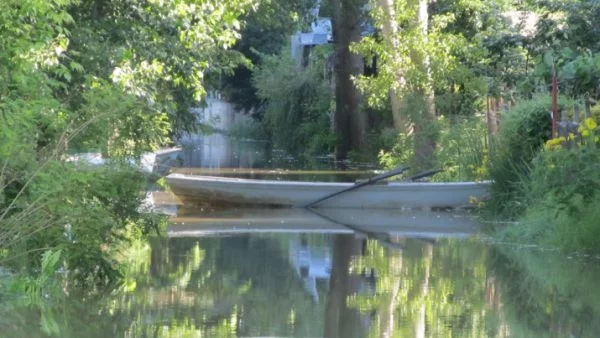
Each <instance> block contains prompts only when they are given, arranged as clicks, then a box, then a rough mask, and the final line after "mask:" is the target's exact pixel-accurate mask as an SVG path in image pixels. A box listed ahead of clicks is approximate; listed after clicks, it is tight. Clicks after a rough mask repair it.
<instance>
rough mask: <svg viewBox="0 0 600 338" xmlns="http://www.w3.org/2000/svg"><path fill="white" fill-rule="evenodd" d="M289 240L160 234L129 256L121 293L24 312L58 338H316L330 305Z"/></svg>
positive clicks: (77, 298)
mask: <svg viewBox="0 0 600 338" xmlns="http://www.w3.org/2000/svg"><path fill="white" fill-rule="evenodd" d="M286 242H288V243H289V239H288V240H287V241H285V240H284V241H278V240H277V238H275V239H274V238H266V237H260V236H240V237H227V238H202V239H194V238H181V239H155V240H153V241H151V246H147V245H144V244H143V243H142V244H140V246H139V247H138V248H136V250H135V251H136V254H135V255H133V254H131V256H130V257H129V258H130V259H131V262H130V265H129V266H130V271H127V272H126V276H127V277H126V283H125V284H124V287H123V290H122V291H121V292H115V293H114V294H111V295H106V294H98V295H97V297H89V296H85V297H80V296H74V297H73V299H74V300H75V301H74V302H68V303H65V304H53V305H52V306H51V308H50V309H43V311H39V309H38V310H33V311H25V312H21V314H23V315H25V314H26V313H27V314H26V316H27V317H26V318H27V319H29V318H31V319H32V320H33V321H34V322H35V323H39V322H40V320H41V319H40V313H42V314H43V315H44V316H46V318H51V319H52V320H48V322H49V323H55V324H56V325H54V326H56V327H57V330H58V331H57V333H56V334H54V335H55V336H60V337H80V336H81V335H82V332H85V333H86V336H87V337H95V336H102V337H105V336H115V337H117V336H129V337H197V336H203V337H204V336H206V337H229V336H238V335H239V336H262V335H267V336H271V335H272V336H302V337H303V336H318V335H320V334H322V332H323V327H324V325H323V318H322V313H323V311H324V306H323V305H320V304H315V303H314V302H313V300H312V298H311V296H310V295H309V294H308V293H307V292H306V290H304V289H303V287H302V283H301V281H300V279H299V277H298V276H297V274H296V272H295V271H294V270H293V268H292V267H291V266H290V264H289V261H288V253H287V251H286V250H284V249H285V248H282V245H281V243H286ZM82 299H84V301H82ZM319 308H320V311H319ZM0 312H1V311H0ZM29 312H31V313H29ZM0 315H1V314H0ZM18 318H19V316H16V318H13V319H12V320H11V321H10V322H11V323H18V322H19V320H18ZM1 322H2V321H0V323H1ZM67 324H68V325H67ZM17 326H18V327H20V330H21V331H22V332H20V335H17V336H33V337H35V336H39V335H40V334H38V333H39V327H36V326H35V325H33V326H32V325H22V326H21V325H17ZM24 330H25V331H24ZM27 330H30V332H27ZM13 332H19V331H17V330H16V329H15V331H13ZM2 335H3V333H0V336H2ZM13 336H15V335H13Z"/></svg>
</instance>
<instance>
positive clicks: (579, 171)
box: [506, 133, 600, 251]
mask: <svg viewBox="0 0 600 338" xmlns="http://www.w3.org/2000/svg"><path fill="white" fill-rule="evenodd" d="M595 138H596V136H595V133H591V134H588V136H584V137H583V139H584V143H583V144H581V145H574V146H572V149H565V148H564V147H563V146H558V147H554V148H548V149H547V150H545V151H542V152H541V153H540V154H539V156H537V157H536V158H535V160H534V161H533V162H532V170H531V174H530V176H529V178H528V180H527V181H526V182H525V185H524V189H523V191H524V201H525V203H526V205H527V212H526V214H525V217H524V220H523V224H520V225H517V226H513V227H512V228H511V229H509V230H507V231H506V234H507V236H509V237H511V239H515V240H517V239H518V240H525V241H531V240H533V241H536V242H538V243H542V244H544V245H549V246H553V247H559V248H561V249H565V250H570V251H574V250H587V251H597V250H598V248H599V247H600V241H599V240H598V238H600V226H599V223H598V217H600V212H599V210H600V209H599V207H600V195H599V191H600V172H599V171H598V165H597V164H598V163H599V162H600V149H599V148H598V146H597V144H596V140H595ZM516 234H518V235H520V236H521V238H512V237H513V236H514V237H516V236H515V235H516Z"/></svg>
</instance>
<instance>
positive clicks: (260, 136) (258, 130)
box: [228, 118, 269, 140]
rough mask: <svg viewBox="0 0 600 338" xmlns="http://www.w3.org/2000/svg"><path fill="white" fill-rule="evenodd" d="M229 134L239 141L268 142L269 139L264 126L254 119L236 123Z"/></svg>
mask: <svg viewBox="0 0 600 338" xmlns="http://www.w3.org/2000/svg"><path fill="white" fill-rule="evenodd" d="M228 134H229V136H231V137H233V138H237V139H250V140H267V139H268V138H269V136H268V134H267V131H266V130H265V126H264V124H262V123H261V121H259V120H256V119H253V118H248V119H245V120H241V121H236V122H235V123H234V124H233V125H232V126H231V127H230V128H229V130H228Z"/></svg>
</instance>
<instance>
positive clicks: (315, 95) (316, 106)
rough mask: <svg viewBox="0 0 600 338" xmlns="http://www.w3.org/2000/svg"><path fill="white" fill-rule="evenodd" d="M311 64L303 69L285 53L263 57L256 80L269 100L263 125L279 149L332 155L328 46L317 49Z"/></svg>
mask: <svg viewBox="0 0 600 338" xmlns="http://www.w3.org/2000/svg"><path fill="white" fill-rule="evenodd" d="M315 52H316V53H315V54H316V55H317V56H316V57H314V58H313V60H312V62H311V63H310V65H309V66H308V67H306V68H301V67H300V66H299V65H297V64H296V63H295V62H294V61H293V60H292V59H291V57H290V55H289V53H287V52H284V53H282V54H281V55H276V56H264V60H263V64H262V66H261V68H259V69H258V70H257V71H256V72H255V74H254V78H253V82H254V85H255V86H256V88H258V94H259V96H260V97H261V98H262V99H264V100H266V102H267V103H266V104H267V108H266V111H265V116H264V123H265V124H266V127H267V129H268V131H269V133H270V134H271V135H272V138H273V141H274V143H275V145H276V146H278V147H281V148H283V149H285V150H286V151H288V152H291V153H293V154H307V155H309V154H310V155H315V154H322V153H325V152H329V151H331V149H332V145H333V141H334V138H333V135H332V132H331V130H330V117H329V112H330V110H331V109H330V108H331V107H330V106H331V90H330V87H329V81H328V80H327V79H326V78H325V76H324V70H325V65H326V55H327V53H328V48H327V47H318V48H317V49H316V50H315Z"/></svg>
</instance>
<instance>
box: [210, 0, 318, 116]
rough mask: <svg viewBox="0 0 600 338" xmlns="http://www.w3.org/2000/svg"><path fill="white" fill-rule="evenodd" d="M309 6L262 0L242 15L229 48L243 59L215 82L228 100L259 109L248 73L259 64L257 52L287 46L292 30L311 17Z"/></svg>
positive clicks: (308, 0) (303, 1)
mask: <svg viewBox="0 0 600 338" xmlns="http://www.w3.org/2000/svg"><path fill="white" fill-rule="evenodd" d="M313 6H315V1H313V0H297V1H287V0H262V1H260V2H259V3H258V6H257V7H258V8H257V9H256V10H255V11H251V12H249V13H247V14H246V15H245V16H244V17H243V19H244V21H245V24H244V26H243V29H242V31H241V32H240V34H241V36H240V39H239V40H238V42H237V43H236V44H235V46H234V47H233V49H234V50H236V51H238V52H240V53H241V55H243V57H244V58H246V62H245V63H243V64H241V65H239V66H238V67H237V68H235V69H234V70H233V71H232V72H231V73H227V74H225V75H226V76H225V77H219V79H218V80H219V82H220V83H218V84H216V86H220V88H221V89H220V91H221V93H223V95H224V96H225V97H227V99H228V100H230V101H231V102H233V103H234V104H236V105H237V106H239V107H240V108H242V109H247V110H249V109H251V108H259V109H260V106H261V104H262V100H261V99H260V98H259V96H258V95H257V88H256V87H255V86H254V85H253V83H252V75H253V73H254V71H255V70H256V69H257V68H259V67H261V63H262V58H261V54H268V55H271V54H276V53H279V51H281V49H282V48H284V47H285V46H287V45H288V41H289V38H290V36H291V35H292V34H294V33H296V32H297V31H300V30H302V29H303V28H305V26H307V25H308V23H309V22H311V21H312V20H314V19H315V18H312V17H310V9H311V8H312V7H313ZM260 113H262V112H259V114H260Z"/></svg>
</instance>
